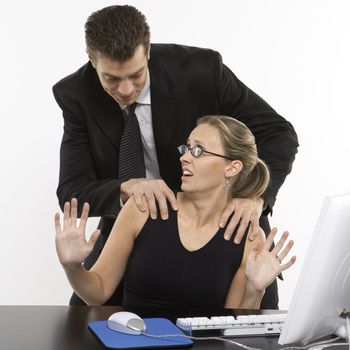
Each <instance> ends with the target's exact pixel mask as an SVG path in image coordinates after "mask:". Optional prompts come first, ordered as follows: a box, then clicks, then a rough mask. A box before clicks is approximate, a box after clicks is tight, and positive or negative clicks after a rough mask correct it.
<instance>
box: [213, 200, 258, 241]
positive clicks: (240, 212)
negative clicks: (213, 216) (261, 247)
mask: <svg viewBox="0 0 350 350" xmlns="http://www.w3.org/2000/svg"><path fill="white" fill-rule="evenodd" d="M263 205H264V200H263V199H262V198H232V199H231V200H230V201H229V202H228V203H227V206H226V208H225V210H224V213H223V214H222V216H221V218H220V223H219V226H220V227H224V226H225V225H226V223H227V220H228V218H229V217H230V215H231V214H232V213H234V214H233V216H232V218H231V220H230V222H229V224H228V225H227V227H226V230H225V234H224V236H225V239H227V240H230V239H231V236H232V234H233V232H234V231H235V229H236V227H237V225H239V227H238V230H237V232H236V235H235V239H234V242H235V243H236V244H239V243H240V242H241V240H242V238H243V236H244V233H245V232H246V229H247V227H248V225H249V223H250V225H251V226H250V230H249V232H250V234H249V237H248V238H249V239H250V240H253V239H254V238H255V236H256V235H257V233H258V230H259V218H260V216H261V213H262V210H263Z"/></svg>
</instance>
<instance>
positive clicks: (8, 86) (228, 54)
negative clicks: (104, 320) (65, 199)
mask: <svg viewBox="0 0 350 350" xmlns="http://www.w3.org/2000/svg"><path fill="white" fill-rule="evenodd" d="M116 3H119V2H118V1H114V2H112V1H101V0H99V1H97V0H74V1H69V0H61V1H55V2H53V1H47V0H46V1H44V0H42V1H40V0H32V1H24V0H20V1H13V2H7V4H6V5H5V6H3V7H2V10H1V12H0V39H1V41H0V42H1V53H0V63H1V64H0V96H1V97H0V113H1V118H0V121H1V127H0V160H1V172H0V205H1V210H0V216H1V218H0V223H1V226H0V229H1V240H0V267H1V278H0V304H67V302H68V298H69V296H70V294H71V290H70V286H69V285H68V282H67V281H66V279H65V275H64V273H63V270H62V269H61V268H60V265H59V263H58V260H57V258H56V255H55V248H54V230H53V214H54V212H55V211H56V210H58V205H57V199H56V196H55V190H56V185H57V179H58V170H59V165H58V163H59V158H58V152H59V146H60V139H61V136H62V126H63V122H62V118H61V111H60V110H59V108H58V106H57V105H56V103H55V101H54V99H53V97H52V93H51V86H52V85H53V84H54V83H55V82H56V81H57V80H59V79H61V78H62V77H63V76H65V75H67V74H69V73H71V72H73V71H75V70H76V69H77V68H78V67H80V66H81V65H82V64H84V63H85V62H86V55H85V46H84V32H83V25H84V23H85V20H86V18H87V17H88V15H89V14H90V13H91V12H92V11H94V10H97V9H100V8H102V7H104V6H106V5H111V4H116ZM120 4H123V3H120ZM129 4H132V5H135V6H136V7H138V8H139V9H140V10H141V11H142V12H143V13H144V14H145V15H146V17H147V18H148V22H149V25H150V26H151V30H152V41H153V42H176V43H182V44H188V45H195V46H202V47H210V48H213V49H216V50H218V51H219V52H220V53H221V54H222V56H223V59H224V62H225V63H226V64H227V65H228V66H229V67H230V68H231V69H232V70H233V71H234V72H235V73H236V75H237V76H238V77H239V78H240V79H241V80H242V81H243V82H244V83H245V84H247V85H248V86H250V87H251V88H252V89H253V90H254V91H256V92H257V93H258V94H259V95H261V96H262V97H263V98H264V99H265V100H267V101H268V102H269V103H270V104H271V105H272V106H273V107H274V108H275V109H276V110H277V111H278V112H279V113H280V114H282V115H283V116H285V117H286V118H287V119H288V120H289V121H291V122H292V123H293V125H294V126H295V129H296V131H297V132H298V135H299V141H300V149H299V154H298V155H297V160H296V162H295V165H294V169H293V172H292V175H291V176H289V177H288V178H287V181H286V182H285V184H284V186H283V188H282V189H281V191H280V193H279V196H278V201H277V203H276V206H275V211H274V216H273V218H272V219H271V222H272V224H273V225H277V226H278V227H279V228H280V229H281V230H284V229H288V230H290V232H291V234H292V236H293V238H294V239H295V241H296V247H295V253H296V255H297V256H298V261H297V263H296V265H295V266H294V267H293V269H292V270H290V271H288V272H286V273H285V281H284V282H282V283H280V299H281V302H280V306H281V308H284V309H286V308H288V305H289V302H290V299H291V296H292V292H293V289H294V286H295V283H296V279H297V277H298V274H299V271H300V268H301V265H302V261H303V259H304V256H305V251H306V248H307V245H308V242H309V239H310V236H311V234H312V231H313V227H314V224H315V221H316V219H317V215H318V211H319V209H320V207H321V203H322V200H323V197H324V195H325V194H327V193H334V192H344V191H348V190H349V189H350V184H349V170H350V167H349V156H348V155H349V151H350V145H349V141H348V137H347V136H348V127H349V121H348V118H349V111H348V110H349V108H348V100H349V97H348V95H349V86H348V84H349V81H350V79H349V78H350V68H349V62H350V45H349V34H350V21H349V13H350V12H349V10H350V6H349V5H348V1H347V0H344V1H336V0H333V1H322V0H309V1H281V0H271V1H267V0H255V1H253V0H240V1H236V0H217V1H215V2H213V1H206V0H192V1H189V0H177V1H172V2H170V1H155V0H147V1H145V0H144V1H142V0H139V1H130V2H129ZM93 220H95V221H93V222H92V224H91V225H92V227H93V226H94V225H95V224H96V219H93Z"/></svg>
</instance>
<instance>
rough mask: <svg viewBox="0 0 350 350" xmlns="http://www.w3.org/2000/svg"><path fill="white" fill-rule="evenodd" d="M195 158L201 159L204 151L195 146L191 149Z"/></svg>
mask: <svg viewBox="0 0 350 350" xmlns="http://www.w3.org/2000/svg"><path fill="white" fill-rule="evenodd" d="M191 153H192V155H193V157H199V156H200V155H201V154H202V149H201V148H200V147H198V146H195V147H193V148H192V149H191Z"/></svg>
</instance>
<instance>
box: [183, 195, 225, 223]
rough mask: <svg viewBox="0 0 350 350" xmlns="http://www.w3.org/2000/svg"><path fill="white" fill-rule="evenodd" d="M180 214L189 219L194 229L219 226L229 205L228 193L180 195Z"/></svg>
mask: <svg viewBox="0 0 350 350" xmlns="http://www.w3.org/2000/svg"><path fill="white" fill-rule="evenodd" d="M177 199H178V205H179V214H180V215H181V217H183V218H189V219H190V220H191V222H192V224H193V226H194V227H203V226H206V225H214V226H218V224H219V219H220V217H221V216H222V214H223V211H224V209H225V207H226V205H227V192H226V193H225V192H215V193H200V194H198V193H188V192H180V193H178V197H177Z"/></svg>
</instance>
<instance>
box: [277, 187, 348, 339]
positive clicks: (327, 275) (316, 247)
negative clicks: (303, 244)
mask: <svg viewBox="0 0 350 350" xmlns="http://www.w3.org/2000/svg"><path fill="white" fill-rule="evenodd" d="M349 312H350V193H347V194H341V195H334V196H327V197H326V198H325V200H324V203H323V206H322V209H321V211H320V216H319V218H318V222H317V224H316V227H315V231H314V233H313V236H312V238H311V241H310V245H309V248H308V251H307V253H306V257H305V261H304V264H303V266H302V270H301V272H300V275H299V278H298V282H297V284H296V287H295V290H294V294H293V297H292V301H291V303H290V307H289V310H288V315H287V320H286V322H285V325H284V327H283V330H282V332H281V335H280V338H279V341H278V342H279V344H281V345H284V344H290V343H303V344H305V343H308V342H309V341H311V340H313V339H316V338H320V337H323V336H327V335H330V334H336V335H339V336H341V337H343V338H345V337H346V326H345V325H346V322H345V319H344V318H343V317H340V315H341V314H342V313H343V314H344V313H349Z"/></svg>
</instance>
